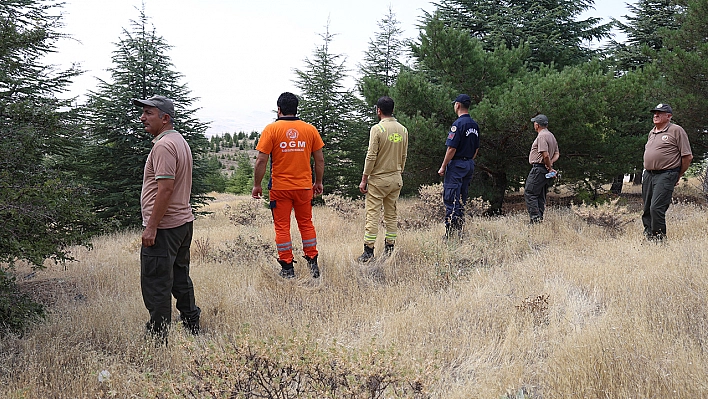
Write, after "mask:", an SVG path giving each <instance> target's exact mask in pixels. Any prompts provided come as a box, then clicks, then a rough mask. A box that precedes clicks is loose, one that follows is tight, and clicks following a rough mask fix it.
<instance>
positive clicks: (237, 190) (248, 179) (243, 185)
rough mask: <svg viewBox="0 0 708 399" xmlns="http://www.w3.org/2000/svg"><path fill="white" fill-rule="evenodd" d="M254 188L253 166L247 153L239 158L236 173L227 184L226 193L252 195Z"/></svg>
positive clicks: (239, 155) (240, 154)
mask: <svg viewBox="0 0 708 399" xmlns="http://www.w3.org/2000/svg"><path fill="white" fill-rule="evenodd" d="M252 187H253V165H251V161H250V159H248V155H247V154H246V153H239V154H238V156H237V164H236V171H235V172H234V173H233V174H232V175H231V178H230V179H229V180H228V181H227V183H226V192H228V193H233V194H250V193H251V188H252Z"/></svg>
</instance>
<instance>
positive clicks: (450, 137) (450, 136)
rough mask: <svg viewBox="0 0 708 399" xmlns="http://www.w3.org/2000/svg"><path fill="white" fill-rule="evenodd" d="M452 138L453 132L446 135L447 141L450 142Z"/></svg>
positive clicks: (453, 136)
mask: <svg viewBox="0 0 708 399" xmlns="http://www.w3.org/2000/svg"><path fill="white" fill-rule="evenodd" d="M454 138H455V133H453V132H450V133H449V134H448V135H447V139H448V140H452V139H454Z"/></svg>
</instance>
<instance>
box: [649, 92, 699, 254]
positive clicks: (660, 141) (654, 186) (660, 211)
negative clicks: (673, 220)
mask: <svg viewBox="0 0 708 399" xmlns="http://www.w3.org/2000/svg"><path fill="white" fill-rule="evenodd" d="M651 112H652V114H653V121H654V128H653V129H652V130H651V132H649V138H648V140H647V144H646V145H645V146H644V173H643V175H642V200H643V201H644V213H643V214H642V223H643V224H644V235H645V236H646V237H647V239H648V240H650V241H655V240H656V241H661V240H663V238H664V237H665V236H666V211H667V210H668V209H669V205H670V204H671V196H672V195H673V192H674V186H677V185H678V184H679V181H681V177H682V176H683V174H684V173H685V172H686V170H687V169H688V167H689V166H690V165H691V161H692V160H693V154H692V152H691V144H690V143H689V142H688V135H687V134H686V131H685V130H683V128H682V127H681V126H679V125H676V124H674V123H671V117H672V116H673V110H672V109H671V106H670V105H668V104H659V105H657V106H656V107H654V108H653V109H652V110H651Z"/></svg>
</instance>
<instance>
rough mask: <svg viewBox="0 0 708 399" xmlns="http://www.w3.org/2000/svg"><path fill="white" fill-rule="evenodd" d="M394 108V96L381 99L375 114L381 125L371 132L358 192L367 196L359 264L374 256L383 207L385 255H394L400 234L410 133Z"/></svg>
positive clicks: (377, 125)
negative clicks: (400, 205) (399, 210)
mask: <svg viewBox="0 0 708 399" xmlns="http://www.w3.org/2000/svg"><path fill="white" fill-rule="evenodd" d="M393 105H394V104H393V100H392V99H391V97H388V96H384V97H381V98H379V100H378V102H377V103H376V115H377V116H378V118H379V119H380V122H379V123H377V124H376V125H374V126H373V127H372V128H371V132H370V133H369V149H368V151H367V153H366V161H365V162H364V173H363V174H362V176H361V183H360V184H359V191H361V192H362V194H366V228H365V231H364V253H362V254H361V256H360V257H359V259H358V260H359V261H360V262H368V261H370V260H372V259H373V257H374V244H375V243H376V236H377V233H378V230H379V219H380V215H381V207H382V206H383V210H384V223H385V224H386V241H385V247H384V253H385V254H386V255H390V254H391V253H392V252H393V247H394V244H395V242H396V237H397V234H398V215H397V212H396V203H397V201H398V196H399V195H400V194H401V187H403V178H402V177H401V173H402V172H403V168H404V167H405V166H406V156H407V154H408V130H407V129H406V128H405V127H404V126H403V125H401V124H400V123H398V122H397V121H396V118H394V117H393Z"/></svg>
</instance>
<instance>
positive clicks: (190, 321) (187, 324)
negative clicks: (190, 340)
mask: <svg viewBox="0 0 708 399" xmlns="http://www.w3.org/2000/svg"><path fill="white" fill-rule="evenodd" d="M199 312H200V313H201V309H199ZM179 319H180V321H181V322H182V326H184V329H185V330H187V331H189V332H190V333H192V335H199V330H200V328H199V313H197V315H196V316H194V317H186V316H185V315H183V314H181V313H180V315H179Z"/></svg>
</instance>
